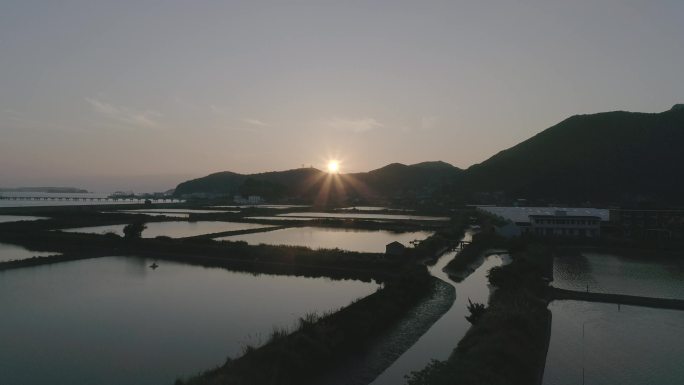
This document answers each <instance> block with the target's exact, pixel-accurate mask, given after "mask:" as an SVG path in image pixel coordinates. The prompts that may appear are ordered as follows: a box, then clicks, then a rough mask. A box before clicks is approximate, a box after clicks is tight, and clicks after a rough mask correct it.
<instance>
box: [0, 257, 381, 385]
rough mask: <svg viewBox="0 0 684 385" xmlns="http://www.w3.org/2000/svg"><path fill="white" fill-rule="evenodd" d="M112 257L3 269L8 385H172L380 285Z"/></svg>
mask: <svg viewBox="0 0 684 385" xmlns="http://www.w3.org/2000/svg"><path fill="white" fill-rule="evenodd" d="M151 262H152V261H151V260H145V259H139V258H132V257H109V258H99V259H91V260H83V261H75V262H65V263H60V264H55V265H50V266H39V267H33V268H29V269H18V270H11V271H6V272H0V309H2V316H0V341H2V343H0V373H2V380H1V382H2V384H3V385H34V384H36V385H38V384H71V385H80V384H83V385H89V384H98V385H107V384H112V385H114V384H117V385H119V384H140V385H146V384H150V385H152V384H154V385H159V384H172V383H173V381H174V380H175V378H177V377H178V376H181V375H184V376H187V375H191V374H194V373H197V372H199V371H202V370H205V369H209V368H211V367H214V366H216V365H219V364H222V363H223V362H224V361H225V359H226V357H228V356H236V355H238V354H239V353H240V352H241V349H242V347H243V346H244V345H245V344H253V345H258V344H259V343H260V342H263V341H265V340H266V339H267V335H268V334H269V333H270V331H271V330H272V328H273V326H274V325H279V326H290V325H293V324H294V323H295V321H296V319H297V318H298V317H299V316H303V315H304V314H306V313H308V312H318V313H322V312H324V311H328V310H335V309H338V308H340V307H342V306H346V305H347V304H349V303H350V302H351V301H352V300H354V299H356V298H359V297H364V296H366V295H368V294H370V293H372V292H374V291H375V290H376V288H377V285H376V284H371V283H364V282H359V281H351V280H347V281H332V280H328V279H323V278H299V277H288V276H271V275H259V276H254V275H250V274H243V273H235V272H230V271H227V270H223V269H208V268H202V267H198V266H189V265H183V264H177V263H172V262H165V261H160V262H158V263H159V265H160V266H159V268H158V269H156V270H152V269H150V268H149V267H148V265H149V264H150V263H151Z"/></svg>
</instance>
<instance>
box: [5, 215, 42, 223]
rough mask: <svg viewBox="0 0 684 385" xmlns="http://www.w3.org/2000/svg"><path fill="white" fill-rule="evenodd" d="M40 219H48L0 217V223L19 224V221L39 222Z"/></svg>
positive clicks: (18, 216)
mask: <svg viewBox="0 0 684 385" xmlns="http://www.w3.org/2000/svg"><path fill="white" fill-rule="evenodd" d="M39 219H47V218H45V217H32V216H27V215H0V223H7V222H19V221H37V220H39Z"/></svg>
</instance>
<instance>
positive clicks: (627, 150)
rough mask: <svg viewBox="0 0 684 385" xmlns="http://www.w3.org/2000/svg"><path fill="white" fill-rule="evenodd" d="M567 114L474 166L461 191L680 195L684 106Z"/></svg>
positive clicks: (591, 197)
mask: <svg viewBox="0 0 684 385" xmlns="http://www.w3.org/2000/svg"><path fill="white" fill-rule="evenodd" d="M680 106H681V105H676V106H675V107H673V108H672V109H671V110H669V111H665V112H662V113H655V114H651V113H634V112H624V111H616V112H605V113H599V114H592V115H579V116H573V117H571V118H568V119H566V120H564V121H562V122H561V123H559V124H557V125H555V126H553V127H551V128H548V129H546V130H545V131H543V132H541V133H539V134H537V135H535V136H534V137H532V138H530V139H528V140H526V141H524V142H522V143H520V144H518V145H516V146H514V147H511V148H509V149H507V150H504V151H501V152H499V153H498V154H496V155H494V156H492V157H491V158H489V159H487V160H486V161H484V162H482V163H480V164H477V165H474V166H471V167H470V168H468V169H467V170H466V171H465V172H464V173H463V175H462V176H461V178H460V179H459V183H458V192H459V193H463V192H465V193H467V194H471V196H472V194H473V193H478V192H495V191H499V192H503V193H504V194H505V196H506V197H507V198H509V199H510V198H531V199H536V200H548V201H563V202H571V203H577V202H586V201H590V202H601V203H625V202H639V201H649V202H659V203H665V202H667V203H676V202H681V201H682V197H684V151H682V147H683V146H684V108H681V107H680Z"/></svg>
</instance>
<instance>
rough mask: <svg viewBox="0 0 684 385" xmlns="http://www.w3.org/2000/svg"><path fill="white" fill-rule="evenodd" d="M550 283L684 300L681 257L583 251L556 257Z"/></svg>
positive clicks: (597, 290)
mask: <svg viewBox="0 0 684 385" xmlns="http://www.w3.org/2000/svg"><path fill="white" fill-rule="evenodd" d="M553 273H554V282H553V285H554V286H556V287H559V288H563V289H572V290H581V291H585V290H586V289H587V285H588V286H589V290H590V291H594V292H601V293H616V294H628V295H640V296H646V297H662V298H678V299H684V258H671V259H665V258H647V257H643V258H641V257H640V258H629V257H623V256H619V255H614V254H605V253H594V252H583V253H582V255H581V256H577V255H575V256H563V257H556V259H555V260H554V272H553Z"/></svg>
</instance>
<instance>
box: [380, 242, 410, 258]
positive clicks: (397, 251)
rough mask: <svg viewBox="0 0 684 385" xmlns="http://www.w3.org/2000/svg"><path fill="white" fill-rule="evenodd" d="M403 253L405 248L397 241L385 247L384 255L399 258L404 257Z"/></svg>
mask: <svg viewBox="0 0 684 385" xmlns="http://www.w3.org/2000/svg"><path fill="white" fill-rule="evenodd" d="M405 251H406V246H404V245H403V244H401V243H400V242H397V241H394V242H391V243H388V244H387V245H385V255H392V256H401V255H404V252H405Z"/></svg>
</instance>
